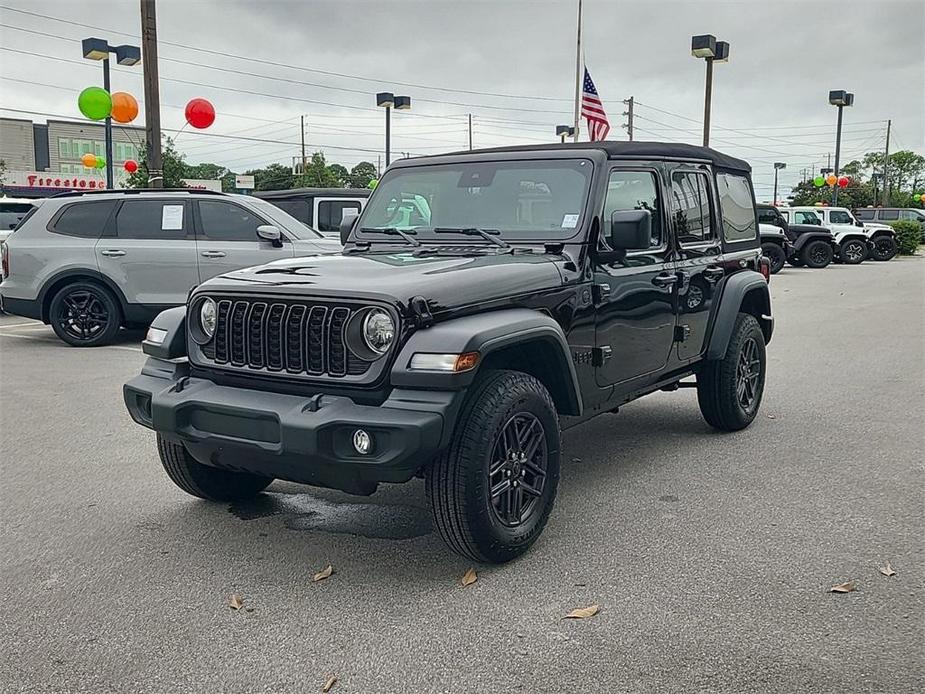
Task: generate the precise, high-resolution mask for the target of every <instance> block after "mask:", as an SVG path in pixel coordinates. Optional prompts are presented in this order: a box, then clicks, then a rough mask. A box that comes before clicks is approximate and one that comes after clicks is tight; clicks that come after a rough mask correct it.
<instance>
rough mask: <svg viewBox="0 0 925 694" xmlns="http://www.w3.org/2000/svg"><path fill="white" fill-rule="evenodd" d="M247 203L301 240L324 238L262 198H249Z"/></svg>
mask: <svg viewBox="0 0 925 694" xmlns="http://www.w3.org/2000/svg"><path fill="white" fill-rule="evenodd" d="M247 202H248V203H249V204H251V205H253V206H254V207H255V208H257V209H258V210H259V211H260V213H261V214H262V215H264V216H266V217H269V218H270V219H271V220H272V221H273V222H275V223H276V224H278V225H279V226H280V227H281V228H282V229H283V230H287V231H290V232H292V233H293V234H297V235H298V237H299V238H301V239H320V238H324V235H323V234H320V233H319V232H317V231H315V230H314V229H312V228H311V227H310V226H308V225H307V224H305V222H300V221H299V220H298V219H296V218H295V217H293V216H292V215H291V214H289V213H288V212H286V211H285V210H281V209H280V208H278V207H277V206H276V205H274V204H272V203H269V202H267V201H266V200H261V199H260V198H255V197H251V196H248V198H247Z"/></svg>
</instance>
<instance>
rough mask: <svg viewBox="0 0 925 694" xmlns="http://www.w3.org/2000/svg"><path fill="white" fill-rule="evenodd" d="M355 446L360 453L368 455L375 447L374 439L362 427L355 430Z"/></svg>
mask: <svg viewBox="0 0 925 694" xmlns="http://www.w3.org/2000/svg"><path fill="white" fill-rule="evenodd" d="M353 447H354V448H355V449H356V451H357V453H359V454H360V455H366V454H368V453H369V452H370V451H371V450H372V449H373V440H372V438H370V436H369V434H367V433H366V432H365V431H363V430H362V429H357V430H356V431H355V432H353Z"/></svg>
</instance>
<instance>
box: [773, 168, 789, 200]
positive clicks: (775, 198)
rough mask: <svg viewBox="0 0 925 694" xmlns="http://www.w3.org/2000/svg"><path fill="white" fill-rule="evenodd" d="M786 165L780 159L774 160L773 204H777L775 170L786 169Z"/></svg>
mask: <svg viewBox="0 0 925 694" xmlns="http://www.w3.org/2000/svg"><path fill="white" fill-rule="evenodd" d="M786 168H787V165H786V164H785V163H784V162H782V161H776V162H774V202H773V204H774V205H777V172H778V171H780V170H781V169H786Z"/></svg>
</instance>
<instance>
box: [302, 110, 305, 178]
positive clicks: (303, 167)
mask: <svg viewBox="0 0 925 694" xmlns="http://www.w3.org/2000/svg"><path fill="white" fill-rule="evenodd" d="M301 119H302V176H303V177H304V176H305V116H302V117H301Z"/></svg>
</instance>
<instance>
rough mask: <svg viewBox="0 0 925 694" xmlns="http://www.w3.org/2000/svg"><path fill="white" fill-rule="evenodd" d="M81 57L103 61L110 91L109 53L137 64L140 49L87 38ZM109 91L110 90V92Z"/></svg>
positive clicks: (108, 150)
mask: <svg viewBox="0 0 925 694" xmlns="http://www.w3.org/2000/svg"><path fill="white" fill-rule="evenodd" d="M81 48H82V49H83V57H84V58H86V59H87V60H101V61H103V89H105V90H106V91H107V92H110V85H109V54H110V53H115V54H116V62H117V63H119V65H137V64H138V63H139V62H140V61H141V49H140V48H139V47H138V46H110V45H109V42H108V41H106V40H105V39H96V38H89V39H84V40H83V41H81ZM110 93H111V92H110ZM105 132H106V188H108V189H109V190H112V187H113V180H112V179H113V176H112V118H110V117H109V116H107V117H106V125H105Z"/></svg>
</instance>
